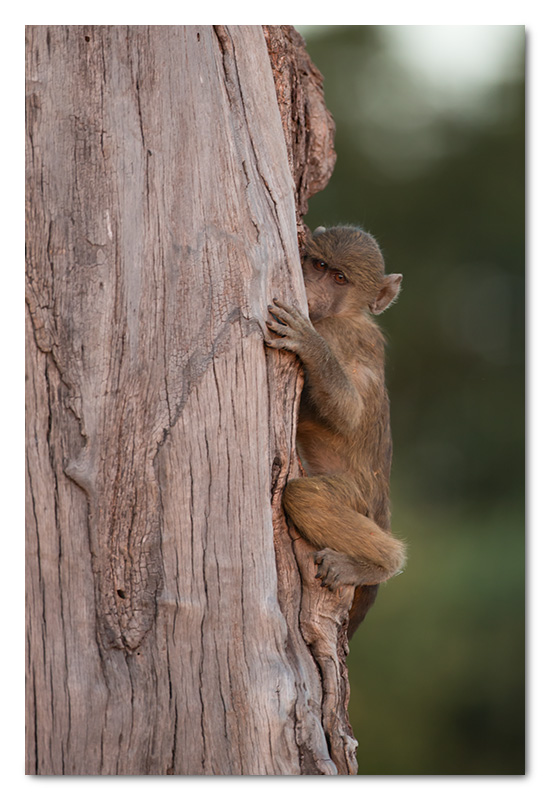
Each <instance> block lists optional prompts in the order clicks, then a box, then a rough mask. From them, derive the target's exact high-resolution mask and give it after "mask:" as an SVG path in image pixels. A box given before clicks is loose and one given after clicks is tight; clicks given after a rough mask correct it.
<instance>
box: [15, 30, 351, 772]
mask: <svg viewBox="0 0 550 800" xmlns="http://www.w3.org/2000/svg"><path fill="white" fill-rule="evenodd" d="M264 33H265V36H264ZM295 37H296V34H295V33H293V32H292V31H291V29H289V28H287V27H284V28H280V29H278V28H272V27H270V28H266V29H265V32H263V31H262V29H261V28H260V27H222V26H219V27H216V28H213V27H208V26H204V27H191V26H183V27H182V26H162V27H149V26H136V27H131V28H126V27H119V26H113V27H93V26H83V27H82V26H70V27H61V26H54V27H45V26H31V27H29V28H27V114H28V117H27V175H28V179H27V322H28V325H27V356H26V358H27V362H26V363H27V772H28V773H36V774H91V775H96V774H102V775H115V774H140V775H145V774H167V773H168V774H197V775H198V774H203V775H205V774H208V775H212V774H216V775H232V774H248V775H262V774H263V775H296V774H334V773H337V772H339V773H344V774H347V773H351V772H355V771H356V762H355V746H356V743H355V740H354V739H353V736H352V734H351V730H350V727H349V723H348V719H347V711H346V708H347V701H348V684H347V673H346V667H345V656H346V647H347V645H346V620H347V612H348V609H349V606H350V603H351V599H352V598H351V590H350V591H349V592H346V591H342V592H341V593H340V594H339V595H338V596H335V595H333V594H332V593H330V592H328V591H326V590H324V589H322V588H321V587H320V586H319V582H317V581H315V578H314V572H315V570H314V565H313V562H312V559H311V547H310V546H309V545H308V544H307V543H306V542H305V541H303V540H302V539H300V537H298V536H297V534H296V533H295V532H293V531H289V530H288V527H287V524H286V521H285V517H284V514H283V513H282V511H281V505H280V498H281V492H282V489H283V488H284V485H285V483H286V481H287V480H288V479H289V478H290V477H295V476H297V475H298V474H299V470H300V466H299V463H298V459H297V457H296V453H295V446H294V439H295V428H296V414H297V403H298V399H299V393H300V388H301V376H300V371H299V367H298V364H297V361H296V359H295V357H294V356H292V355H291V354H288V353H275V352H273V351H269V352H266V349H265V347H264V344H263V330H264V320H265V319H266V315H267V311H266V305H267V303H268V302H270V301H271V299H272V297H273V296H277V295H278V296H279V297H281V298H282V299H286V300H287V301H292V300H293V299H295V298H298V300H299V302H300V305H301V307H302V308H303V309H305V308H306V306H305V294H304V289H303V283H302V278H301V269H300V260H299V247H298V237H297V227H296V218H295V213H296V210H297V211H298V215H299V216H300V215H301V213H303V210H304V204H305V202H306V199H307V196H308V193H309V194H311V193H312V191H313V189H315V188H317V189H318V188H319V187H320V186H322V185H324V183H326V180H328V176H329V175H330V171H331V169H332V163H333V152H332V149H331V148H332V140H331V127H330V125H331V123H330V118H329V117H328V116H327V113H326V110H325V112H324V116H323V115H322V114H321V113H320V108H321V107H320V106H318V108H317V106H315V107H316V108H317V112H316V113H317V114H318V116H319V119H318V120H317V121H315V120H314V119H313V120H309V121H308V120H307V114H306V113H305V112H304V114H305V116H304V120H306V121H307V122H308V124H309V125H310V127H311V129H312V131H313V132H314V133H315V131H316V132H317V133H316V134H315V135H313V134H312V139H311V142H312V143H313V144H311V143H310V144H306V145H304V147H303V148H302V155H301V156H299V155H296V152H295V145H294V144H292V143H291V140H290V138H289V131H290V129H291V123H292V120H294V124H296V116H295V113H296V107H297V106H296V87H298V88H299V89H300V91H301V92H302V94H303V97H304V98H306V100H307V98H309V100H307V102H310V103H311V102H313V101H312V100H311V98H316V99H315V101H314V102H315V103H318V95H319V92H320V76H319V79H317V78H316V77H315V75H314V69H312V71H311V72H310V77H309V78H308V77H307V76H306V72H307V70H304V69H303V70H302V72H301V73H300V72H299V71H296V72H295V73H294V77H293V80H294V90H293V91H294V94H293V95H292V96H293V99H292V102H291V106H290V107H291V113H290V116H289V118H288V119H285V117H284V113H283V124H281V114H280V112H279V106H281V109H284V108H285V103H284V90H285V85H286V88H287V89H288V91H289V96H290V94H292V92H291V88H292V87H289V86H288V82H289V76H288V75H283V74H282V73H277V71H276V69H275V65H276V60H277V57H278V56H277V54H279V55H280V54H281V53H282V52H283V51H284V49H285V48H286V50H287V57H288V58H290V55H289V54H290V51H293V53H294V56H296V57H298V56H299V58H302V59H303V58H307V57H306V56H304V53H303V45H302V44H300V42H299V41H298V39H296V38H295ZM266 38H267V41H268V43H269V45H270V48H269V51H268V47H267V46H266ZM300 48H302V49H300ZM270 56H271V62H270ZM271 63H273V66H274V70H275V81H274V72H272V67H271ZM286 63H291V59H290V60H289V61H287V62H286ZM312 75H313V79H312V78H311V76H312ZM309 80H313V83H316V86H315V87H312V86H308V83H307V82H308V81H309ZM285 81H286V84H285ZM275 87H277V91H276V88H275ZM278 100H279V106H278V102H277V101H278ZM300 102H301V103H302V105H301V108H302V111H303V110H304V109H305V108H306V106H307V102H306V101H303V102H302V101H300ZM323 108H324V106H323ZM293 115H294V116H293ZM321 117H322V118H321ZM285 134H286V136H287V144H288V146H289V155H290V160H291V167H292V170H293V174H292V175H291V171H290V168H289V160H288V158H287V149H286V148H285ZM293 148H294V150H293ZM308 148H309V150H308ZM311 148H313V150H312V149H311ZM323 151H324V152H325V155H326V158H323V157H322V153H323ZM293 153H294V155H293ZM312 153H314V154H315V153H316V154H317V155H316V156H315V157H316V158H317V162H318V163H317V166H315V164H313V166H312V159H311V154H312ZM293 158H294V163H293V161H292V159H293ZM331 159H332V161H331ZM308 170H309V173H308ZM323 170H324V174H323ZM298 173H299V174H300V176H301V179H300V187H298V184H297V183H296V179H297V174H298ZM308 174H309V177H308ZM308 186H309V189H308V188H307V187H308ZM295 196H296V201H297V209H296V207H295Z"/></svg>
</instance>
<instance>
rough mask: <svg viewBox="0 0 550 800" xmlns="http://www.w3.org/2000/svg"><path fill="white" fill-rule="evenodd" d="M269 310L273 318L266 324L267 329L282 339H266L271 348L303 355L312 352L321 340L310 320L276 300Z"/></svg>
mask: <svg viewBox="0 0 550 800" xmlns="http://www.w3.org/2000/svg"><path fill="white" fill-rule="evenodd" d="M267 310H268V311H269V313H270V314H271V316H272V317H273V319H272V320H271V319H270V320H268V321H267V322H266V325H267V327H268V328H269V330H270V331H272V332H273V333H276V334H277V336H280V337H281V338H280V339H266V344H267V345H268V346H269V347H273V348H274V349H276V350H290V351H291V352H292V353H297V354H298V355H302V354H304V353H307V352H309V351H311V349H312V348H314V347H315V346H316V345H317V344H318V340H321V337H320V336H319V334H318V333H317V332H316V330H315V328H314V327H313V325H312V324H311V322H310V321H309V319H308V318H307V317H306V316H305V315H304V314H302V312H301V311H300V310H299V309H298V308H296V307H295V306H289V305H287V304H286V303H283V302H282V301H281V300H275V299H274V300H273V305H268V307H267ZM321 341H322V340H321Z"/></svg>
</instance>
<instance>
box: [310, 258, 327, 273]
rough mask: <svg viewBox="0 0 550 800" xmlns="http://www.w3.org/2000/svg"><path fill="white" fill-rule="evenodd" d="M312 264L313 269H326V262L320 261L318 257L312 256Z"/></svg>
mask: <svg viewBox="0 0 550 800" xmlns="http://www.w3.org/2000/svg"><path fill="white" fill-rule="evenodd" d="M313 266H314V267H315V269H318V270H319V272H324V271H325V270H326V268H327V262H326V261H320V260H319V259H318V258H314V259H313Z"/></svg>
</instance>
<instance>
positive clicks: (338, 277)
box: [332, 272, 348, 285]
mask: <svg viewBox="0 0 550 800" xmlns="http://www.w3.org/2000/svg"><path fill="white" fill-rule="evenodd" d="M332 277H333V278H334V280H335V281H336V283H340V284H342V285H343V284H344V283H347V282H348V279H347V278H346V276H345V275H344V273H343V272H334V273H333V275H332Z"/></svg>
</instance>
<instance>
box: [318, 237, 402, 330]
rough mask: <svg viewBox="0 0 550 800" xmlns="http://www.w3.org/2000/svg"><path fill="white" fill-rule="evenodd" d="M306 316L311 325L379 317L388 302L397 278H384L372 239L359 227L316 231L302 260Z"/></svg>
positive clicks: (393, 295) (397, 285)
mask: <svg viewBox="0 0 550 800" xmlns="http://www.w3.org/2000/svg"><path fill="white" fill-rule="evenodd" d="M303 272H304V283H305V287H306V294H307V299H308V308H309V316H310V319H311V321H312V322H313V323H315V322H316V321H319V320H320V319H324V318H325V317H332V316H345V315H346V314H356V313H358V312H361V311H368V312H369V313H371V314H381V313H382V311H384V310H385V309H386V308H387V307H388V306H389V305H390V303H392V302H393V301H394V300H395V299H396V297H397V295H398V293H399V288H400V285H401V278H402V276H401V275H385V274H384V259H383V256H382V253H381V251H380V248H379V247H378V244H377V243H376V240H375V239H374V238H373V237H372V236H371V235H370V234H369V233H365V231H362V230H361V229H359V228H352V227H337V228H317V229H316V230H315V232H314V233H313V235H312V236H311V237H310V238H309V241H308V242H307V246H306V255H305V258H304V261H303Z"/></svg>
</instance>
